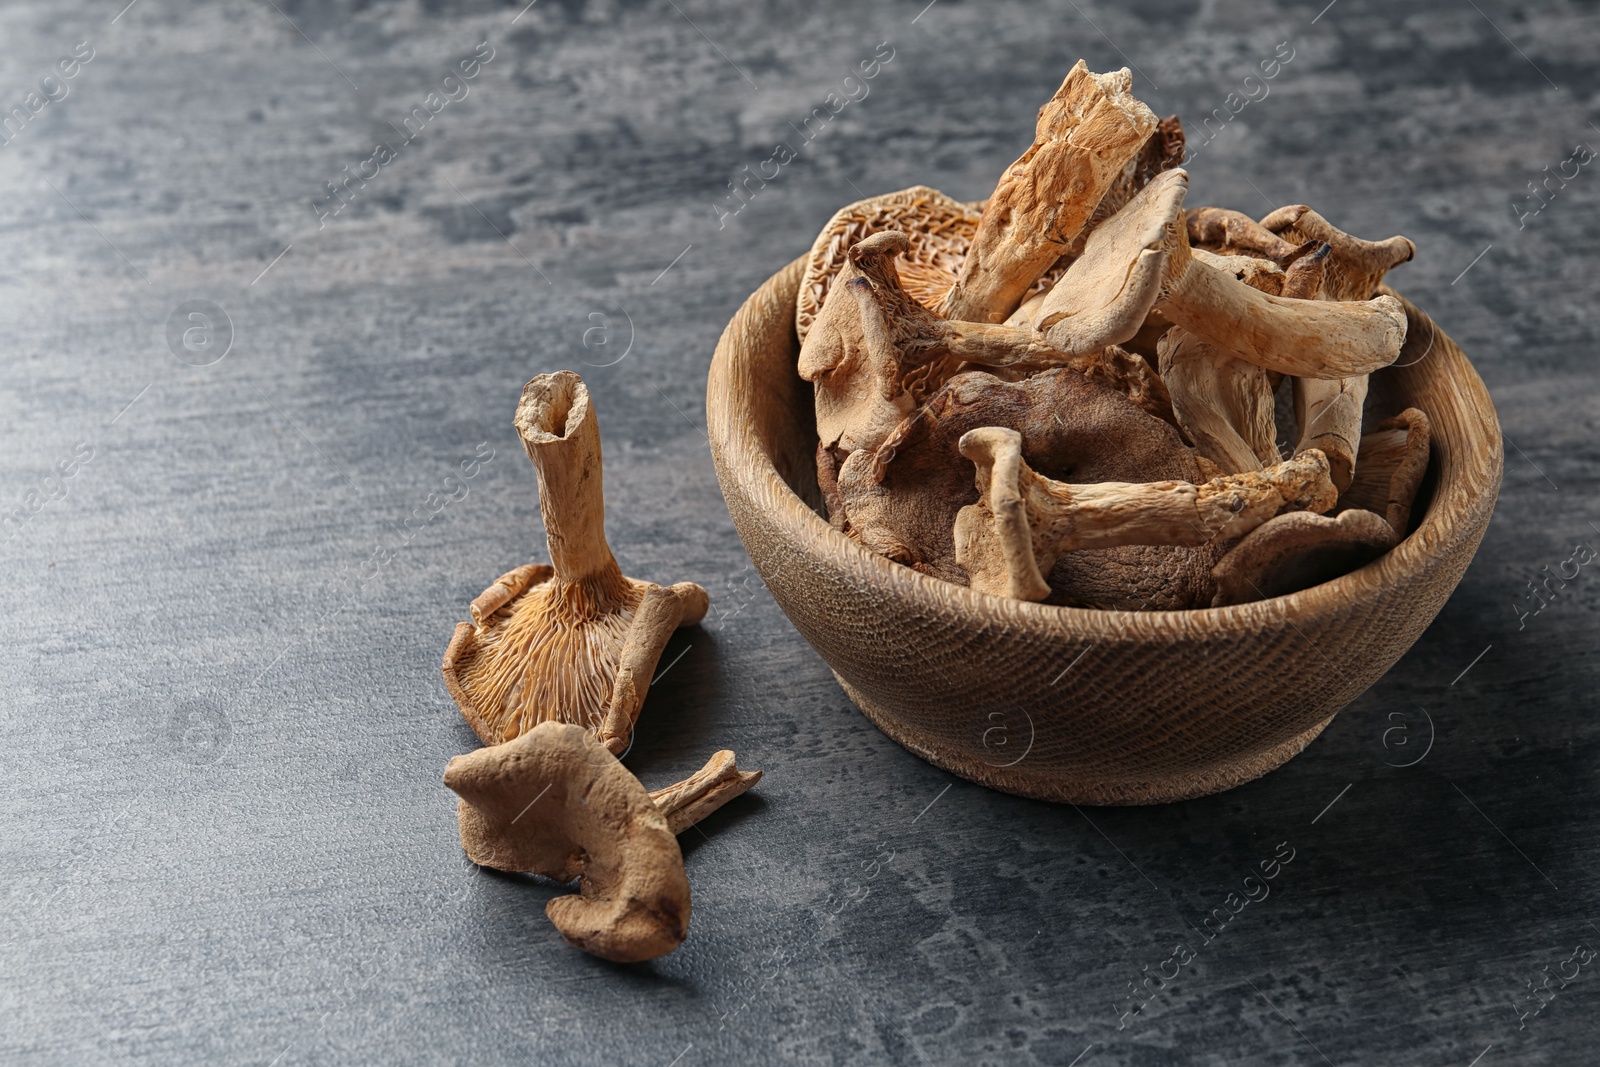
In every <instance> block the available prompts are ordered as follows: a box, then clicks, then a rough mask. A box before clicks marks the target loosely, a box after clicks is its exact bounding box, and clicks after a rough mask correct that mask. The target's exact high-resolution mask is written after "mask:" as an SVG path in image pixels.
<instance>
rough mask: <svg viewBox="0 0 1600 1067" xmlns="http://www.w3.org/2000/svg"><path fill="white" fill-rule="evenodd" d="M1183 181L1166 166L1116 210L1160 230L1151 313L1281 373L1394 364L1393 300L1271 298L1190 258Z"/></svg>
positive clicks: (1397, 329)
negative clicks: (1158, 285)
mask: <svg viewBox="0 0 1600 1067" xmlns="http://www.w3.org/2000/svg"><path fill="white" fill-rule="evenodd" d="M1188 182H1189V175H1188V174H1187V172H1185V171H1183V170H1169V171H1164V172H1163V173H1161V174H1159V175H1157V176H1156V177H1155V178H1154V179H1153V180H1152V181H1151V182H1150V184H1149V185H1147V186H1145V188H1144V189H1143V190H1141V191H1140V193H1139V195H1138V196H1136V197H1134V199H1133V200H1132V201H1130V202H1129V204H1128V206H1127V207H1125V208H1123V210H1122V212H1120V213H1119V216H1120V215H1129V216H1130V217H1129V220H1128V226H1129V228H1130V229H1132V228H1133V227H1134V226H1135V224H1136V223H1139V222H1143V223H1146V224H1147V225H1148V226H1155V225H1160V226H1161V227H1163V229H1164V233H1165V238H1164V240H1163V242H1162V244H1161V246H1160V251H1161V252H1162V253H1163V254H1164V255H1165V257H1166V263H1165V274H1164V276H1163V280H1162V290H1161V295H1160V297H1159V299H1158V300H1157V301H1156V303H1155V310H1156V311H1159V312H1160V313H1161V314H1162V315H1163V316H1164V317H1165V318H1166V319H1168V320H1169V321H1171V322H1172V323H1174V324H1176V325H1179V326H1183V327H1185V328H1186V329H1188V330H1190V331H1192V332H1194V333H1197V334H1199V335H1201V336H1202V337H1205V338H1207V339H1208V340H1211V341H1213V342H1214V343H1217V344H1220V345H1223V346H1225V347H1226V348H1228V349H1229V350H1230V351H1232V352H1234V353H1236V354H1238V355H1239V356H1240V357H1241V358H1243V359H1247V360H1249V361H1250V362H1252V363H1255V364H1257V365H1259V366H1262V367H1265V368H1267V369H1268V370H1273V371H1278V372H1280V373H1283V374H1292V375H1296V376H1299V377H1307V378H1343V377H1348V376H1350V375H1353V374H1367V373H1369V372H1371V371H1374V370H1377V369H1379V368H1380V367H1387V366H1388V365H1389V364H1390V363H1392V362H1394V360H1395V357H1396V356H1398V355H1399V354H1400V347H1401V345H1403V344H1404V343H1405V336H1406V316H1405V310H1404V309H1403V308H1402V306H1401V304H1400V302H1399V301H1398V300H1396V299H1395V298H1393V297H1390V296H1378V297H1374V298H1373V299H1371V300H1363V301H1338V302H1335V301H1313V300H1296V299H1293V298H1290V297H1279V296H1271V295H1268V294H1266V293H1263V292H1260V291H1259V290H1257V289H1254V288H1252V287H1251V286H1249V285H1247V284H1245V283H1244V282H1242V281H1240V280H1239V279H1238V278H1236V277H1234V276H1233V275H1232V274H1229V273H1227V272H1225V271H1221V270H1218V269H1217V268H1215V267H1212V266H1210V265H1209V264H1207V263H1206V262H1204V261H1203V260H1202V259H1201V258H1199V257H1196V256H1193V255H1191V254H1190V250H1189V232H1188V228H1187V225H1186V223H1185V220H1184V216H1183V214H1182V211H1181V207H1182V202H1183V194H1184V192H1185V191H1187V189H1188ZM1143 232H1149V231H1148V229H1144V231H1143ZM1069 273H1070V272H1069ZM1044 321H1047V320H1045V319H1042V320H1041V322H1044Z"/></svg>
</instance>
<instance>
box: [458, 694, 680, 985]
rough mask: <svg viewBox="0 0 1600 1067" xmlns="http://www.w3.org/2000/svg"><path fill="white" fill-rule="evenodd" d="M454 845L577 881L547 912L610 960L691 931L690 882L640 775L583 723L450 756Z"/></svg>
mask: <svg viewBox="0 0 1600 1067" xmlns="http://www.w3.org/2000/svg"><path fill="white" fill-rule="evenodd" d="M444 781H445V784H446V785H447V786H449V787H450V788H451V789H453V790H455V792H456V793H457V794H459V795H460V797H461V800H460V802H459V804H458V805H457V810H458V815H459V819H460V824H461V845H462V847H463V848H464V849H466V852H467V856H468V857H469V858H470V859H471V860H472V861H473V862H474V863H477V864H479V865H481V866H484V867H493V868H494V869H496V870H501V871H523V872H529V873H533V874H540V875H544V876H545V877H547V878H553V879H555V880H556V881H558V882H566V881H570V880H571V879H573V878H579V879H581V881H580V883H579V891H578V893H577V894H576V895H569V896H562V897H556V898H555V899H554V900H551V901H550V902H549V903H548V904H547V905H545V914H546V915H548V916H549V917H550V921H551V922H552V923H554V924H555V927H556V929H557V930H560V931H561V936H563V937H565V938H566V939H567V941H568V942H570V943H571V944H573V945H575V946H576V947H578V948H581V949H582V950H583V951H585V952H588V953H590V954H592V955H595V956H599V957H601V958H602V959H608V960H616V961H617V962H620V963H635V962H638V961H641V960H650V959H655V958H656V957H658V956H665V955H666V954H667V953H669V952H671V951H673V950H674V949H676V948H677V947H678V946H679V945H680V944H682V943H683V939H684V937H685V936H686V935H687V934H688V932H689V879H688V877H687V875H686V874H685V873H684V869H683V853H682V852H681V851H680V850H679V848H678V840H677V838H676V837H674V836H673V833H672V830H671V828H670V826H669V825H668V820H667V818H666V816H664V815H663V814H662V813H661V811H660V810H659V809H658V808H657V807H656V805H655V804H654V803H653V802H652V801H651V799H650V795H649V794H648V793H646V792H645V790H644V786H642V785H640V784H639V780H638V779H637V778H635V777H634V776H633V775H632V774H629V773H628V771H627V770H626V769H624V768H623V766H622V764H620V763H618V762H617V759H616V757H615V756H613V755H612V754H611V753H610V752H609V751H607V750H606V749H605V748H604V747H603V746H602V745H601V744H600V743H599V742H597V741H596V740H594V739H593V738H592V737H591V736H590V735H589V734H588V733H587V732H586V731H585V730H583V729H582V728H581V727H578V726H573V725H569V724H566V723H558V722H543V723H540V724H539V725H537V726H535V727H533V728H532V729H530V730H528V731H527V732H526V733H523V734H521V735H520V736H518V737H515V738H513V739H512V740H510V741H507V742H506V743H504V744H501V745H495V746H493V747H490V748H482V749H479V750H478V751H476V752H471V753H468V754H467V755H464V756H457V757H455V758H454V759H452V760H451V761H450V764H449V766H447V767H446V768H445V772H444Z"/></svg>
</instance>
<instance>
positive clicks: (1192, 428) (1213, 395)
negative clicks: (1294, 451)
mask: <svg viewBox="0 0 1600 1067" xmlns="http://www.w3.org/2000/svg"><path fill="white" fill-rule="evenodd" d="M1156 352H1157V354H1158V357H1159V359H1160V368H1161V380H1162V381H1163V382H1165V383H1166V386H1167V389H1168V390H1169V391H1170V393H1171V396H1172V407H1173V411H1174V412H1175V413H1176V415H1177V419H1178V426H1179V427H1180V428H1181V429H1182V430H1183V432H1184V434H1185V435H1186V436H1187V437H1188V438H1189V440H1190V441H1193V442H1194V447H1195V449H1196V451H1198V452H1199V453H1200V454H1201V455H1202V456H1204V457H1205V458H1206V459H1208V460H1210V461H1211V462H1212V463H1215V464H1216V465H1217V468H1218V469H1219V470H1221V471H1222V472H1223V473H1225V474H1238V473H1242V472H1244V471H1253V470H1259V469H1261V468H1262V467H1264V466H1266V465H1268V464H1271V463H1276V462H1278V460H1279V456H1278V445H1277V425H1276V422H1275V421H1274V412H1273V403H1272V383H1271V382H1270V381H1269V380H1268V374H1267V371H1266V370H1264V369H1263V368H1261V367H1260V366H1257V365H1256V364H1254V363H1250V362H1248V361H1246V360H1243V359H1240V358H1239V357H1237V356H1235V355H1234V354H1233V353H1232V352H1229V351H1228V350H1227V349H1225V348H1223V347H1221V346H1220V345H1215V344H1212V343H1211V342H1210V341H1208V340H1206V339H1205V338H1203V337H1200V336H1198V335H1196V334H1193V333H1190V332H1189V331H1188V330H1185V329H1184V328H1183V327H1181V326H1174V327H1172V329H1170V330H1168V331H1167V332H1166V333H1165V334H1163V335H1162V337H1161V340H1160V341H1159V342H1158V343H1157V345H1156Z"/></svg>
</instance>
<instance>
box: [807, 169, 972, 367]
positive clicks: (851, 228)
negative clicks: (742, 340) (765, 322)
mask: <svg viewBox="0 0 1600 1067" xmlns="http://www.w3.org/2000/svg"><path fill="white" fill-rule="evenodd" d="M978 218H979V208H978V206H975V205H972V204H963V203H960V202H959V201H956V200H952V199H950V197H948V196H946V195H944V194H943V193H941V192H939V190H937V189H930V188H928V187H927V186H926V185H914V186H912V187H911V188H909V189H901V190H900V191H899V192H895V193H885V194H883V195H882V196H873V197H868V198H867V199H865V200H858V201H856V202H855V203H853V204H846V205H845V206H844V207H842V208H840V209H839V210H838V211H836V212H834V214H833V217H832V218H831V219H829V220H828V224H827V225H826V226H824V227H823V228H822V232H821V233H819V234H818V235H817V239H816V241H815V242H813V244H812V246H811V252H810V254H809V255H808V256H807V257H806V267H805V272H804V273H803V274H802V275H801V278H800V297H799V299H798V300H797V301H796V303H795V331H796V332H797V333H798V334H799V337H800V341H801V343H802V344H803V343H804V342H805V340H806V337H807V336H808V335H809V334H810V332H811V328H812V324H813V323H814V322H815V321H816V319H817V316H818V315H819V314H820V313H821V311H822V308H823V306H824V305H825V304H826V303H827V299H828V292H829V290H830V288H831V287H832V286H833V285H834V284H835V279H836V278H837V276H838V274H839V272H840V271H841V270H843V269H844V266H845V264H846V263H847V262H848V261H849V260H848V253H849V251H850V249H851V248H852V247H853V246H854V245H855V244H856V243H857V242H859V241H862V240H865V239H866V238H868V237H870V236H872V235H873V234H875V233H878V232H880V231H882V230H900V231H902V232H904V233H906V234H908V235H909V236H910V238H911V245H910V248H909V249H908V251H907V253H906V257H905V259H904V261H902V263H901V264H900V272H901V276H902V278H903V279H904V282H905V286H906V289H907V291H908V292H910V293H911V294H912V296H913V297H914V298H915V299H916V300H917V301H919V302H920V303H922V304H924V305H926V306H927V307H934V306H936V305H937V304H938V302H939V300H940V299H941V298H942V297H943V296H944V294H945V291H946V290H947V289H949V288H950V286H951V285H952V284H953V283H954V282H955V280H956V274H957V272H959V271H960V269H961V260H962V258H963V257H964V256H965V255H966V254H967V247H968V246H969V245H970V244H971V243H972V235H973V234H974V233H976V232H977V229H978Z"/></svg>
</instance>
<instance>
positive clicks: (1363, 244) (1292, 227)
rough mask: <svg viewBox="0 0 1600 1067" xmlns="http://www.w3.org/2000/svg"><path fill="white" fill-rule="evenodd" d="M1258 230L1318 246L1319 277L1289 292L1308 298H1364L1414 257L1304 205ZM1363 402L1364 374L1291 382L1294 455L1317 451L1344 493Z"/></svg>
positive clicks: (1399, 245)
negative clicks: (1296, 425)
mask: <svg viewBox="0 0 1600 1067" xmlns="http://www.w3.org/2000/svg"><path fill="white" fill-rule="evenodd" d="M1261 226H1262V228H1263V229H1265V230H1267V231H1269V232H1272V233H1274V234H1276V235H1279V236H1280V237H1282V238H1284V239H1285V240H1286V241H1289V242H1294V241H1301V242H1317V243H1319V244H1320V246H1321V247H1320V249H1319V251H1318V254H1317V257H1316V258H1317V259H1319V260H1321V261H1322V275H1321V277H1320V278H1318V279H1316V284H1315V285H1311V284H1306V285H1305V286H1303V287H1302V289H1301V290H1299V291H1296V292H1294V293H1285V295H1286V296H1297V297H1301V298H1303V299H1308V300H1317V299H1321V300H1365V299H1367V298H1368V297H1370V296H1372V295H1373V294H1374V293H1376V292H1377V291H1378V286H1379V285H1380V284H1381V283H1382V282H1383V278H1384V275H1385V274H1387V273H1388V272H1389V271H1390V270H1392V269H1393V268H1394V267H1397V266H1399V265H1400V264H1402V263H1405V262H1407V261H1408V260H1410V259H1411V258H1412V257H1413V256H1415V255H1416V252H1417V246H1416V245H1414V244H1413V243H1412V242H1411V241H1410V240H1409V239H1408V238H1405V237H1390V238H1389V239H1388V240H1385V241H1365V240H1362V239H1361V238H1359V237H1352V236H1351V235H1350V234H1347V233H1345V232H1344V231H1343V230H1340V229H1338V228H1337V227H1335V226H1334V225H1333V224H1332V223H1330V222H1328V220H1327V219H1325V218H1323V217H1322V216H1321V215H1319V214H1317V213H1316V212H1315V211H1312V210H1311V209H1310V208H1308V207H1306V206H1305V205H1304V204H1295V205H1292V206H1290V207H1284V208H1279V209H1278V210H1277V211H1274V212H1272V213H1271V214H1270V215H1268V216H1267V217H1266V218H1264V219H1262V220H1261ZM1366 398H1367V379H1366V376H1365V375H1355V376H1351V377H1345V378H1340V379H1332V380H1318V379H1308V378H1296V379H1295V381H1294V408H1295V418H1296V420H1297V422H1298V423H1299V426H1300V439H1299V441H1298V442H1297V443H1296V444H1295V451H1296V452H1301V451H1304V450H1306V449H1308V448H1316V449H1320V450H1321V451H1322V452H1324V453H1326V454H1327V457H1328V462H1329V463H1331V464H1332V465H1333V482H1334V484H1335V485H1337V486H1338V487H1339V490H1340V492H1343V491H1344V490H1345V489H1347V488H1348V487H1349V485H1350V480H1351V478H1352V477H1354V472H1355V466H1356V449H1357V445H1358V443H1359V438H1360V435H1361V413H1362V408H1363V406H1364V404H1365V402H1366Z"/></svg>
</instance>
